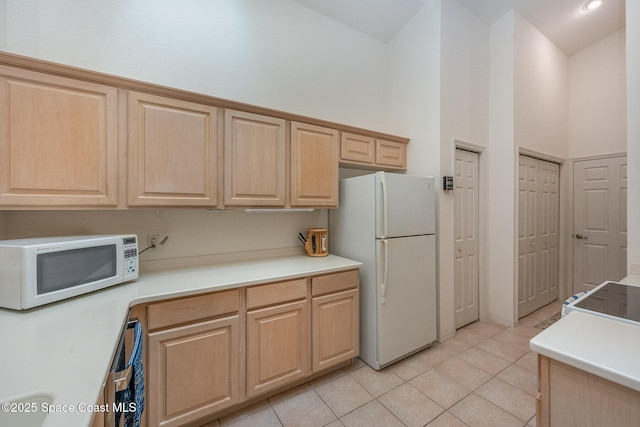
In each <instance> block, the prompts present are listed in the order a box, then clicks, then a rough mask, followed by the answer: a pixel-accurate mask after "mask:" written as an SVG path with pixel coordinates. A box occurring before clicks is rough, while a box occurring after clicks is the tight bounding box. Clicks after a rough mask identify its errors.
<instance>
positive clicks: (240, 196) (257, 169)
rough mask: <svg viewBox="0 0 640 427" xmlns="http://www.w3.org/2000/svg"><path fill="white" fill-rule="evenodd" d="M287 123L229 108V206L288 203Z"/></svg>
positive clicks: (226, 146) (226, 140) (226, 163)
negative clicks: (286, 179) (286, 182)
mask: <svg viewBox="0 0 640 427" xmlns="http://www.w3.org/2000/svg"><path fill="white" fill-rule="evenodd" d="M285 124H286V122H285V121H284V120H282V119H277V118H274V117H267V116H261V115H257V114H251V113H245V112H242V111H235V110H226V111H225V135H224V149H225V155H224V204H225V206H281V207H282V206H284V205H285V203H286V201H285V194H286V193H285V176H286V174H285V172H286V171H285V169H286V164H285V142H286V127H285Z"/></svg>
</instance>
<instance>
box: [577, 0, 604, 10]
mask: <svg viewBox="0 0 640 427" xmlns="http://www.w3.org/2000/svg"><path fill="white" fill-rule="evenodd" d="M603 2H604V0H589V1H588V2H586V3H585V4H584V6H583V7H582V9H584V10H587V11H589V10H593V9H596V8H598V7H600V6H602V3H603Z"/></svg>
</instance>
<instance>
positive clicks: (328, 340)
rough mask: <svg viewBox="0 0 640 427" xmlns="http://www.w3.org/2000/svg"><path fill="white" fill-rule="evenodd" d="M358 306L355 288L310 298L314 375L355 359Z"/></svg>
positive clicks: (358, 337) (357, 347)
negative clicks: (311, 300) (311, 299)
mask: <svg viewBox="0 0 640 427" xmlns="http://www.w3.org/2000/svg"><path fill="white" fill-rule="evenodd" d="M358 305H359V302H358V290H357V289H354V290H351V291H345V292H339V293H337V294H329V295H326V296H323V297H317V298H313V302H312V309H311V310H312V311H311V313H312V320H311V323H312V325H313V326H312V330H313V372H317V371H321V370H323V369H325V368H328V367H330V366H332V365H335V364H337V363H340V362H345V361H347V360H350V359H353V358H354V357H357V356H358V354H359V349H360V346H359V342H360V334H359V331H360V328H359V321H360V318H359V312H358Z"/></svg>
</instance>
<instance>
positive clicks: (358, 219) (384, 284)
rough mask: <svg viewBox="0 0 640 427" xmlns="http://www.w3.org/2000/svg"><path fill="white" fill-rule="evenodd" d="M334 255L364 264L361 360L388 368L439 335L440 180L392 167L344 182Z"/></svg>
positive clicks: (333, 230)
mask: <svg viewBox="0 0 640 427" xmlns="http://www.w3.org/2000/svg"><path fill="white" fill-rule="evenodd" d="M329 226H330V227H329V233H330V235H329V245H330V252H331V253H333V254H336V255H339V256H344V257H346V258H351V259H354V260H356V261H360V262H362V263H363V266H362V267H361V268H360V358H361V359H362V360H363V361H364V362H366V363H367V364H368V365H369V366H371V367H372V368H374V369H381V368H382V367H384V366H386V365H389V364H390V363H393V362H395V361H397V360H399V359H401V358H403V357H405V356H407V355H409V354H412V353H415V352H416V351H418V350H420V349H422V348H425V347H427V346H429V345H430V344H431V343H433V342H434V341H435V340H436V236H435V184H434V179H433V177H421V176H411V175H400V174H392V173H385V172H377V173H375V174H370V175H364V176H359V177H354V178H347V179H343V180H341V181H340V208H339V209H337V210H332V211H331V212H330V221H329Z"/></svg>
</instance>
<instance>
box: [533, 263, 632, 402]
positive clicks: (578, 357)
mask: <svg viewBox="0 0 640 427" xmlns="http://www.w3.org/2000/svg"><path fill="white" fill-rule="evenodd" d="M621 282H622V283H627V284H631V285H640V276H637V275H632V276H628V277H626V278H625V279H623V280H622V281H621ZM530 347H531V350H533V351H535V352H537V353H540V354H542V355H544V356H547V357H550V358H552V359H555V360H558V361H560V362H562V363H566V364H567V365H570V366H573V367H575V368H578V369H582V370H584V371H586V372H589V373H592V374H594V375H598V376H600V377H602V378H606V379H608V380H610V381H613V382H616V383H618V384H622V385H624V386H626V387H629V388H631V389H634V390H637V391H640V362H638V354H640V326H638V325H635V324H631V323H627V322H623V321H618V320H614V319H609V318H605V317H603V316H599V315H596V314H589V313H582V312H577V311H573V312H570V313H569V314H568V315H566V316H565V317H563V318H562V319H560V320H558V321H557V322H555V323H554V324H553V325H551V326H550V327H548V328H547V329H545V330H544V331H542V332H541V333H539V334H538V335H536V336H535V337H534V338H533V339H532V340H531V341H530Z"/></svg>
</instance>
